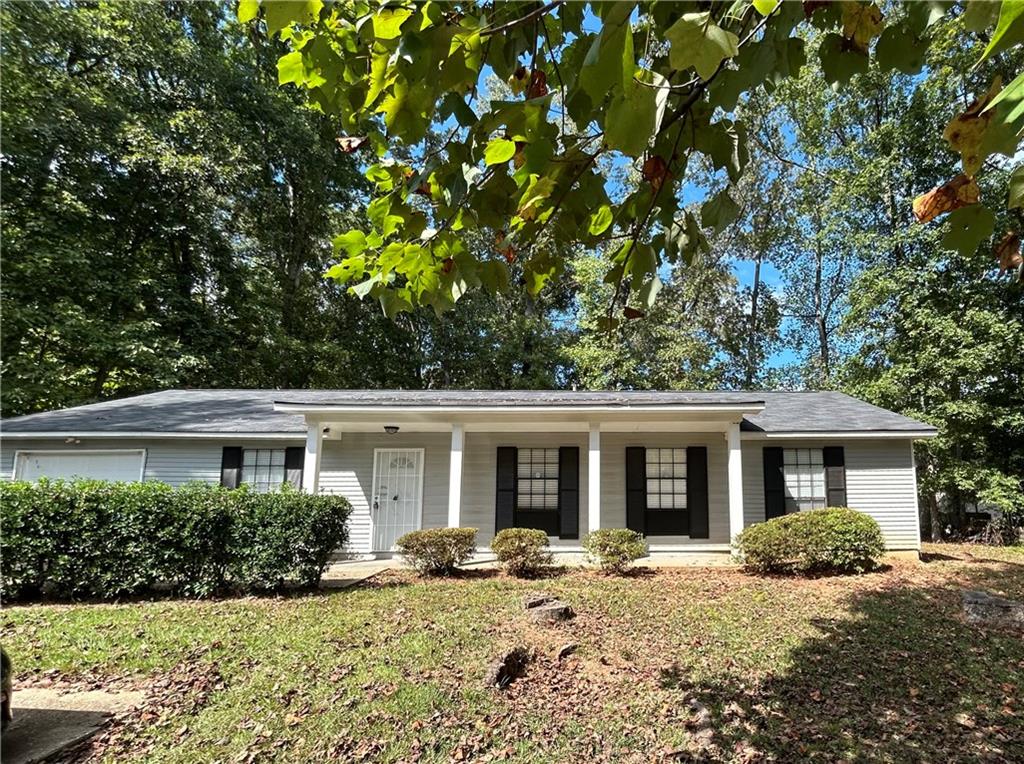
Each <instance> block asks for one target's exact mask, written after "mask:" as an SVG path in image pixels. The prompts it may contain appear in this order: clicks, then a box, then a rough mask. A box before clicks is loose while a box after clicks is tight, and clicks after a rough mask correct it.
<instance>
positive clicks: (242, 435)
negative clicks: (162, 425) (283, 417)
mask: <svg viewBox="0 0 1024 764" xmlns="http://www.w3.org/2000/svg"><path fill="white" fill-rule="evenodd" d="M0 438H4V439H5V438H18V439H22V440H31V439H32V438H39V439H40V440H42V439H48V438H61V439H62V440H63V439H65V438H122V439H125V440H128V439H132V438H201V439H207V438H216V439H218V440H294V441H302V442H305V440H306V434H305V433H303V432H144V431H139V432H113V431H94V430H89V431H86V430H51V431H46V432H0Z"/></svg>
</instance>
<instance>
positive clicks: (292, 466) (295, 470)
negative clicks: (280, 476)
mask: <svg viewBox="0 0 1024 764" xmlns="http://www.w3.org/2000/svg"><path fill="white" fill-rule="evenodd" d="M305 462H306V449H305V448H304V447H302V446H292V447H291V448H286V449H285V450H284V481H285V482H286V483H288V484H289V485H291V486H292V487H293V488H302V467H303V465H304V464H305Z"/></svg>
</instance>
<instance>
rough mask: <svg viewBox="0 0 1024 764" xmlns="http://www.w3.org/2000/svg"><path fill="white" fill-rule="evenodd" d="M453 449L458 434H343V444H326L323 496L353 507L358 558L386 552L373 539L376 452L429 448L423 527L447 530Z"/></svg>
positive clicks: (352, 536) (352, 537) (352, 540)
mask: <svg viewBox="0 0 1024 764" xmlns="http://www.w3.org/2000/svg"><path fill="white" fill-rule="evenodd" d="M451 446H452V436H451V433H447V432H410V433H404V432H401V431H399V432H398V433H397V434H395V435H388V434H386V433H384V432H381V433H375V432H342V436H341V440H340V441H338V440H330V439H327V440H324V441H323V452H322V455H321V460H320V493H332V494H338V495H341V496H344V497H345V498H347V499H348V500H349V502H350V503H351V504H352V515H351V516H350V518H349V540H348V544H346V545H345V551H346V552H352V553H357V554H365V553H369V552H377V551H385V550H379V549H373V548H372V547H373V542H372V540H371V529H372V525H371V515H370V502H371V501H372V500H373V452H374V449H375V448H399V449H400V448H422V449H423V522H422V525H421V526H420V527H422V528H444V527H445V526H446V525H447V524H448V468H449V464H450V463H451V455H450V451H451ZM492 513H493V508H492ZM463 525H465V523H463ZM493 525H494V523H493V520H492V522H491V526H492V527H493Z"/></svg>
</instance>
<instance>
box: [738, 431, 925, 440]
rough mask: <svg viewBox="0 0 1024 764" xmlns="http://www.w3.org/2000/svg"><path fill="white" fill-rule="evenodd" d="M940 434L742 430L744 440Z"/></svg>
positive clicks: (904, 438)
mask: <svg viewBox="0 0 1024 764" xmlns="http://www.w3.org/2000/svg"><path fill="white" fill-rule="evenodd" d="M938 434H939V433H938V431H937V430H846V431H844V430H822V431H819V432H742V433H740V438H741V439H743V440H782V439H785V440H801V439H802V440H822V439H826V438H843V439H865V438H872V439H874V438H898V439H902V440H918V439H920V438H934V437H937V436H938Z"/></svg>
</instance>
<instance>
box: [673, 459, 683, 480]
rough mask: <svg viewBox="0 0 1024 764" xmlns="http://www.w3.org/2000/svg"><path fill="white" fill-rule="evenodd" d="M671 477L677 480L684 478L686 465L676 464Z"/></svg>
mask: <svg viewBox="0 0 1024 764" xmlns="http://www.w3.org/2000/svg"><path fill="white" fill-rule="evenodd" d="M672 475H673V476H674V477H677V478H684V477H686V463H685V462H684V463H683V464H676V465H675V466H674V467H673V469H672Z"/></svg>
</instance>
